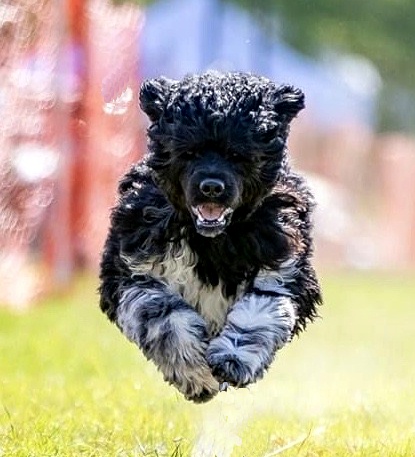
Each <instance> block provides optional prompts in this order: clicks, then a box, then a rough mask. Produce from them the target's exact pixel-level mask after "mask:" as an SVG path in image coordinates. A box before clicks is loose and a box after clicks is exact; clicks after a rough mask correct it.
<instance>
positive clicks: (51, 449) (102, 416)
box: [0, 274, 415, 457]
mask: <svg viewBox="0 0 415 457" xmlns="http://www.w3.org/2000/svg"><path fill="white" fill-rule="evenodd" d="M323 277H324V280H323V289H324V296H325V306H324V307H323V308H322V309H321V314H322V317H323V318H322V319H320V320H318V321H317V322H316V323H315V324H313V325H312V326H311V327H310V328H309V330H308V331H307V332H306V333H304V334H303V335H301V337H300V338H299V339H295V340H294V341H293V342H292V344H291V345H290V346H289V347H287V348H285V349H284V350H283V351H282V352H281V353H280V355H279V357H278V360H277V361H276V362H275V363H274V365H273V368H272V369H271V370H270V372H269V373H268V374H267V376H266V378H265V379H264V380H263V381H261V382H259V383H258V384H256V385H255V386H253V387H252V388H250V389H249V390H248V389H244V390H239V391H237V390H233V391H230V392H224V393H221V394H220V395H219V396H218V398H217V399H215V400H214V401H212V402H211V403H209V404H208V405H202V406H201V405H193V404H191V403H188V402H186V401H185V400H183V399H182V398H181V396H180V395H178V394H176V391H175V390H174V389H173V388H171V387H170V386H167V385H165V383H163V381H162V379H161V375H160V374H159V373H158V372H157V371H156V370H155V369H154V367H153V366H152V365H151V364H150V363H148V362H146V361H145V359H144V358H143V357H142V356H141V355H140V354H139V352H138V350H137V349H136V348H135V347H134V346H133V345H132V344H130V343H129V342H128V341H127V340H126V339H125V338H124V337H123V336H122V335H121V334H120V333H119V332H118V330H117V329H116V328H115V326H113V325H111V324H110V323H109V322H108V321H107V320H106V318H105V316H103V315H101V313H100V312H99V310H98V306H97V296H96V294H95V292H94V290H95V284H94V282H93V280H91V279H85V278H84V279H81V280H79V281H77V284H76V287H75V289H74V290H73V291H72V293H71V294H69V295H68V296H65V297H60V298H53V299H49V300H47V301H46V302H45V303H43V304H42V305H41V306H38V307H36V308H34V309H32V310H30V311H28V312H26V313H24V314H17V315H16V314H12V313H10V312H7V311H5V310H0V376H1V377H0V456H5V457H6V456H7V457H9V456H19V457H32V456H33V457H34V456H36V457H37V456H42V457H48V456H59V457H61V456H62V457H67V456H71V457H73V456H91V457H92V456H102V457H104V456H105V457H112V456H114V457H127V456H131V457H133V456H134V457H135V456H137V457H140V456H155V457H156V456H159V457H161V456H169V457H179V456H183V457H187V456H190V455H191V453H192V449H194V448H197V449H198V450H199V451H200V455H204V456H206V457H209V456H211V457H213V456H214V454H217V455H218V456H219V455H220V456H221V457H222V456H226V455H228V454H229V452H230V451H231V448H232V447H233V452H232V456H233V457H241V456H246V457H256V456H258V457H264V456H267V457H272V456H276V455H282V456H284V457H285V456H287V457H289V456H291V457H292V456H300V457H305V456H309V457H314V456H327V457H332V456H342V457H343V456H384V457H395V456H408V457H409V456H411V457H412V456H414V455H415V281H414V280H413V279H411V278H410V277H398V276H392V277H390V276H388V275H386V274H383V275H377V276H376V275H372V274H371V275H358V274H347V275H343V276H333V275H326V276H324V275H323ZM202 451H203V452H202Z"/></svg>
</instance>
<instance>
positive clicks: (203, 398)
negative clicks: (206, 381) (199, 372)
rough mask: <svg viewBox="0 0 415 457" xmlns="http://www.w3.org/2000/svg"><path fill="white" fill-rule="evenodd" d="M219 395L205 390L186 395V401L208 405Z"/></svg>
mask: <svg viewBox="0 0 415 457" xmlns="http://www.w3.org/2000/svg"><path fill="white" fill-rule="evenodd" d="M217 393H218V391H212V390H210V389H203V390H202V391H201V392H198V393H192V394H190V395H185V398H186V400H190V401H193V402H194V403H206V402H208V401H209V400H212V398H213V397H214V396H215V395H216V394H217Z"/></svg>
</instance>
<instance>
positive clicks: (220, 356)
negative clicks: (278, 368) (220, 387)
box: [206, 344, 265, 387]
mask: <svg viewBox="0 0 415 457" xmlns="http://www.w3.org/2000/svg"><path fill="white" fill-rule="evenodd" d="M238 352H239V354H238ZM206 359H207V361H208V364H209V366H210V368H211V370H212V374H213V376H214V377H215V378H216V379H217V380H218V381H219V382H220V383H223V382H227V383H229V384H230V385H231V386H234V387H246V386H247V385H248V384H252V383H254V382H256V381H257V380H258V379H260V378H262V376H263V375H264V370H265V367H264V366H262V364H261V363H259V359H258V357H255V355H254V354H249V353H248V352H246V351H244V350H243V349H242V350H239V351H232V352H226V351H224V350H223V349H221V348H218V347H216V345H214V344H213V345H211V346H209V348H208V350H207V353H206Z"/></svg>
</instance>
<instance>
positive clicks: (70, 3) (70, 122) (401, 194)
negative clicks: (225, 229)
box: [0, 0, 415, 307]
mask: <svg viewBox="0 0 415 457" xmlns="http://www.w3.org/2000/svg"><path fill="white" fill-rule="evenodd" d="M62 6H64V8H63V7H62ZM142 22H143V13H142V12H141V11H140V10H139V9H137V8H136V7H132V6H127V5H124V6H121V7H115V6H113V5H111V4H109V3H108V2H106V1H104V0H91V1H89V2H87V3H84V2H83V1H82V0H67V1H65V2H64V1H58V0H57V1H52V0H49V1H47V0H44V1H39V0H37V1H34V0H32V1H29V0H27V1H20V2H18V1H13V2H12V1H4V0H3V1H1V0H0V38H1V46H0V110H1V123H0V303H6V304H9V305H11V306H14V307H25V306H27V305H28V304H30V303H32V302H34V301H35V300H36V298H37V297H38V296H39V295H40V294H42V293H46V292H49V291H50V290H53V289H54V288H56V287H62V286H66V285H69V284H70V282H71V279H72V277H73V273H74V272H75V271H76V270H77V269H78V268H81V267H83V268H89V269H95V270H96V268H97V265H98V261H99V256H100V250H101V247H102V244H103V242H104V239H105V235H106V230H107V226H108V215H109V209H110V207H111V206H112V205H113V204H114V201H115V200H114V199H115V191H116V183H117V180H118V179H119V177H120V175H121V174H122V173H123V172H124V171H125V170H126V169H127V168H128V167H129V165H130V164H131V163H132V162H134V161H136V160H137V159H138V158H140V157H141V155H142V153H143V151H144V150H145V125H146V121H145V119H144V118H143V117H142V115H141V114H140V112H139V110H138V108H137V93H138V85H139V81H140V74H139V57H140V56H139V46H138V43H139V35H140V31H141V26H142ZM290 147H291V150H292V153H293V157H294V163H295V165H296V166H297V167H299V168H301V169H303V170H304V171H306V172H307V173H308V175H309V180H310V183H311V185H312V187H313V189H314V192H315V194H316V196H317V200H318V203H319V206H318V210H317V213H316V244H317V259H318V261H319V263H320V264H322V265H324V266H330V267H344V266H347V267H353V268H356V267H357V268H382V269H392V268H399V269H403V268H414V267H415V235H414V230H415V179H414V178H413V177H414V176H415V140H414V139H413V138H408V137H404V136H401V135H398V134H391V135H382V136H380V135H376V134H375V133H374V132H373V131H371V130H370V129H369V128H366V127H364V126H362V125H359V124H353V125H352V124H347V125H342V126H340V127H336V128H333V129H326V130H324V131H322V129H321V128H319V127H318V126H317V125H316V123H315V122H314V119H313V117H312V116H311V113H308V114H307V113H306V114H304V115H303V114H302V115H301V117H300V119H299V120H297V121H296V123H295V126H294V127H293V129H292V137H291V140H290Z"/></svg>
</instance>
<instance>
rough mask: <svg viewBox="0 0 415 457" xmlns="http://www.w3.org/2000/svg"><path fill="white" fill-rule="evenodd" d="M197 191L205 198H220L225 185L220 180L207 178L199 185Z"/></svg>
mask: <svg viewBox="0 0 415 457" xmlns="http://www.w3.org/2000/svg"><path fill="white" fill-rule="evenodd" d="M199 189H200V192H202V194H203V195H205V196H206V197H220V196H221V195H222V194H223V192H224V191H225V183H224V182H223V181H221V180H220V179H213V178H207V179H204V180H203V181H202V182H201V183H200V184H199Z"/></svg>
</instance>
